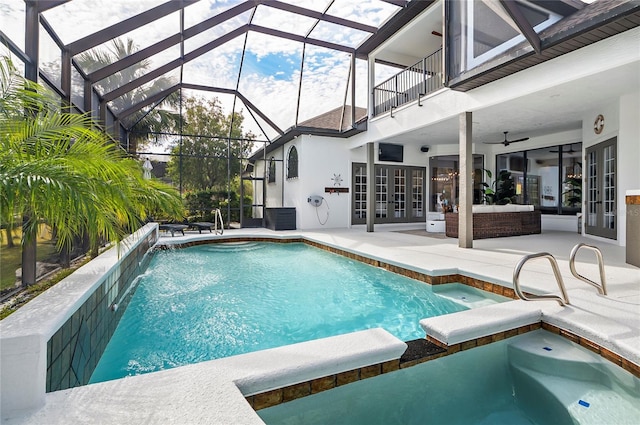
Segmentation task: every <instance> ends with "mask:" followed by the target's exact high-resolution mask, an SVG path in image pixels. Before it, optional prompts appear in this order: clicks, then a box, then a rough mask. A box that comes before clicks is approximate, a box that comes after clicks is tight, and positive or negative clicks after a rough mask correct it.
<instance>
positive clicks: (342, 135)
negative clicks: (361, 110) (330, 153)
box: [249, 117, 368, 163]
mask: <svg viewBox="0 0 640 425" xmlns="http://www.w3.org/2000/svg"><path fill="white" fill-rule="evenodd" d="M367 122H368V120H367V117H365V118H363V119H362V120H360V121H358V122H356V125H355V126H353V127H351V128H350V129H348V130H344V131H340V130H333V129H325V128H315V127H304V126H297V127H292V128H289V129H287V130H286V131H285V133H284V134H283V135H282V136H280V137H278V138H276V139H274V140H273V141H272V142H271V143H269V144H268V145H267V146H265V147H264V148H262V149H259V150H257V151H256V152H255V153H253V155H251V156H250V157H249V162H250V163H255V162H256V161H258V160H260V159H263V158H265V157H266V155H267V154H268V153H270V152H273V151H274V150H276V149H278V148H280V147H282V146H283V145H284V144H285V143H288V142H290V141H292V140H293V139H295V138H296V137H300V136H302V135H305V134H306V135H310V136H325V137H335V138H339V139H346V138H349V137H351V136H355V135H356V134H358V133H362V132H364V131H367Z"/></svg>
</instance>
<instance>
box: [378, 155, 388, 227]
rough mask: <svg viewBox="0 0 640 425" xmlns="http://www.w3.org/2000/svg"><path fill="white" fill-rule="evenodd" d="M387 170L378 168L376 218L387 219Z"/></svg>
mask: <svg viewBox="0 0 640 425" xmlns="http://www.w3.org/2000/svg"><path fill="white" fill-rule="evenodd" d="M387 183H388V177H387V169H386V168H382V167H377V168H376V217H379V218H386V217H387V203H388V201H389V199H388V193H387Z"/></svg>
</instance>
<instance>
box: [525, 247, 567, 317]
mask: <svg viewBox="0 0 640 425" xmlns="http://www.w3.org/2000/svg"><path fill="white" fill-rule="evenodd" d="M534 258H546V259H547V260H549V262H550V263H551V268H552V269H553V274H554V275H555V277H556V282H557V283H558V287H559V288H560V292H561V293H562V297H559V296H557V295H553V294H549V295H533V294H532V295H529V296H526V295H525V294H524V292H522V289H520V271H521V270H522V266H524V264H525V263H526V262H527V261H529V260H532V259H534ZM513 290H514V291H515V292H516V294H517V295H518V297H520V299H523V300H525V301H535V300H555V301H557V302H558V303H559V304H560V305H561V306H565V305H568V304H569V296H568V295H567V290H566V288H565V287H564V281H563V280H562V275H561V274H560V269H559V268H558V262H557V261H556V259H555V258H554V256H553V255H551V254H549V253H548V252H539V253H537V254H529V255H525V256H524V257H522V259H520V261H518V264H517V265H516V268H515V269H514V270H513Z"/></svg>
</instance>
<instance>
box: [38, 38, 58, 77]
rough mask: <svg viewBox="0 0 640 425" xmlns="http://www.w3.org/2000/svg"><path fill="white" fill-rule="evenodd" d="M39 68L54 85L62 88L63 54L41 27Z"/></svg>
mask: <svg viewBox="0 0 640 425" xmlns="http://www.w3.org/2000/svg"><path fill="white" fill-rule="evenodd" d="M39 43H40V44H39V45H40V51H39V57H38V61H39V66H40V69H41V70H42V72H44V73H45V74H47V76H48V77H49V79H50V80H51V82H52V83H53V84H55V85H56V86H58V87H60V81H61V80H60V71H61V69H62V52H61V51H60V48H59V47H58V45H57V44H56V43H55V41H53V39H52V38H51V36H50V35H49V33H48V32H47V31H45V30H44V28H42V26H40V40H39Z"/></svg>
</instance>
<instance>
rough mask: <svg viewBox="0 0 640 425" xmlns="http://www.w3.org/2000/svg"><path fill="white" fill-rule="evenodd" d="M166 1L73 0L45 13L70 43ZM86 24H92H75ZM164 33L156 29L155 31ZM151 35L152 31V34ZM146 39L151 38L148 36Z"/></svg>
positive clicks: (64, 41) (65, 40)
mask: <svg viewBox="0 0 640 425" xmlns="http://www.w3.org/2000/svg"><path fill="white" fill-rule="evenodd" d="M165 1H166V0H144V1H131V0H73V1H70V2H68V3H64V4H62V5H60V6H57V7H54V8H52V9H49V10H47V11H45V12H44V13H43V15H44V16H45V18H46V19H47V21H48V22H49V24H51V26H52V27H53V29H54V30H55V32H56V34H58V36H59V37H60V39H61V40H62V42H63V43H64V44H69V43H71V42H73V41H76V40H79V39H81V38H83V37H86V36H88V35H90V34H93V33H95V32H97V31H100V30H102V29H105V28H107V27H110V26H111V25H114V24H117V23H119V22H121V21H124V20H125V19H128V18H131V17H133V16H136V15H138V14H140V13H142V12H144V11H146V10H149V9H152V8H154V7H156V6H158V5H160V4H162V3H165ZM70 17H73V22H76V23H81V22H87V23H90V25H75V24H72V23H70ZM157 30H161V29H160V28H158V27H156V28H154V31H157ZM150 32H151V31H150ZM146 37H149V38H152V37H153V36H152V35H151V34H150V33H149V34H147V35H146Z"/></svg>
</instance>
